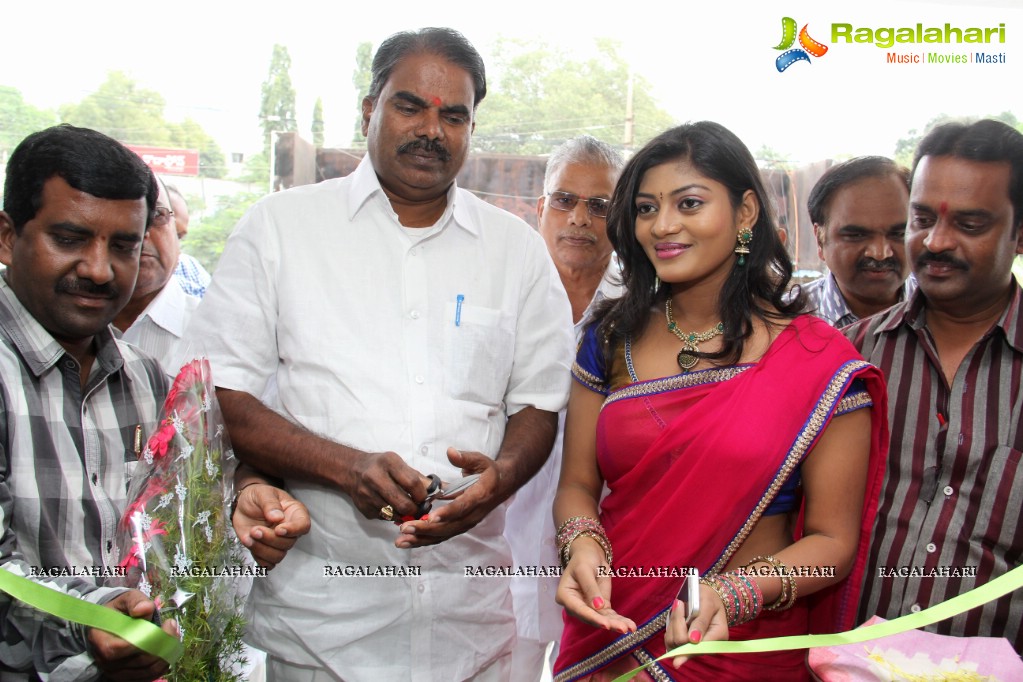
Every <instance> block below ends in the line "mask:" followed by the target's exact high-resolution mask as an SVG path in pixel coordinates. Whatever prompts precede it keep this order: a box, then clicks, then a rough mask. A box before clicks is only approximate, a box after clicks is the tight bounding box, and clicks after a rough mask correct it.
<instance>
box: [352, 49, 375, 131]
mask: <svg viewBox="0 0 1023 682" xmlns="http://www.w3.org/2000/svg"><path fill="white" fill-rule="evenodd" d="M372 82H373V43H370V42H363V43H359V46H358V47H357V48H356V49H355V72H354V73H353V74H352V85H354V86H355V110H356V111H357V112H358V113H357V114H356V115H355V135H354V137H353V138H352V140H353V143H352V146H354V147H365V146H366V138H364V137H363V136H362V99H363V98H364V97H365V96H366V95H368V94H369V86H370V84H371V83H372Z"/></svg>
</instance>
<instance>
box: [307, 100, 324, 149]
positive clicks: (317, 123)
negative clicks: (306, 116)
mask: <svg viewBox="0 0 1023 682" xmlns="http://www.w3.org/2000/svg"><path fill="white" fill-rule="evenodd" d="M310 132H312V134H313V144H314V145H315V146H317V147H322V146H323V98H322V97H317V98H316V104H315V105H314V106H313V125H312V130H311V131H310Z"/></svg>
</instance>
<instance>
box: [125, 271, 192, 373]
mask: <svg viewBox="0 0 1023 682" xmlns="http://www.w3.org/2000/svg"><path fill="white" fill-rule="evenodd" d="M199 300H200V299H199V298H198V297H196V296H191V295H189V294H186V293H185V291H184V289H182V288H181V285H180V284H178V280H177V279H176V278H173V277H172V278H171V279H170V281H168V282H167V284H165V285H164V287H163V289H161V290H160V293H159V294H157V295H156V298H154V299H153V300H152V301H150V302H149V305H148V306H146V309H145V310H143V311H142V313H141V314H140V315H139V316H138V317H137V318H135V321H134V322H132V324H131V326H130V327H128V328H127V329H126V330H124V334H123V335H122V336H121V338H122V339H123V340H125V341H127V342H128V343H131V344H134V345H136V346H138V347H139V348H141V349H143V350H144V351H146V352H147V353H149V354H150V355H152V356H153V357H154V358H156V359H157V360H159V362H160V367H162V368H163V371H164V373H166V374H167V375H168V376H171V377H174V376H176V375H177V373H178V370H179V369H181V365H182V361H183V359H184V358H182V354H183V353H184V352H185V346H186V345H187V344H185V343H183V341H182V340H183V339H184V337H185V329H186V328H187V327H188V321H189V319H190V318H191V317H192V313H194V312H195V309H196V308H197V307H199Z"/></svg>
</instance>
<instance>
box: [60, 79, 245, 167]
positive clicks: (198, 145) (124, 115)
mask: <svg viewBox="0 0 1023 682" xmlns="http://www.w3.org/2000/svg"><path fill="white" fill-rule="evenodd" d="M164 105H165V102H164V99H163V96H161V95H160V93H158V92H156V91H155V90H148V89H146V88H141V87H139V86H138V84H137V83H135V81H134V80H132V79H131V78H129V77H128V76H126V75H125V74H124V73H123V72H121V71H111V72H110V73H109V74H107V80H106V81H104V82H103V84H102V85H100V86H99V87H98V88H97V89H96V92H94V93H92V94H89V95H86V96H85V97H84V98H83V99H82V101H81V102H78V103H77V104H64V105H62V106H61V107H60V117H61V119H62V120H63V121H65V122H66V123H71V124H74V125H78V126H84V127H86V128H93V129H94V130H98V131H100V132H101V133H106V134H107V135H109V136H110V137H112V138H114V139H116V140H120V141H121V142H124V143H125V144H137V145H149V146H155V147H178V148H184V149H197V150H199V175H201V176H203V177H207V178H222V177H224V174H225V173H226V172H227V168H226V163H225V161H224V153H223V152H222V151H221V150H220V146H219V145H218V144H217V143H216V141H215V140H214V139H213V138H212V137H210V136H209V134H207V133H206V131H205V130H203V128H202V126H200V125H199V124H198V123H196V122H195V121H194V120H192V119H190V118H186V119H185V120H184V121H182V122H181V123H174V122H170V121H167V120H166V119H164V117H163V109H164Z"/></svg>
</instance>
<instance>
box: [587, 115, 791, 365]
mask: <svg viewBox="0 0 1023 682" xmlns="http://www.w3.org/2000/svg"><path fill="white" fill-rule="evenodd" d="M682 161H687V162H688V163H690V164H691V165H692V166H693V167H694V168H695V169H696V170H698V171H699V172H700V173H702V174H703V175H705V176H707V177H708V178H711V179H712V180H716V181H717V182H719V183H721V184H722V185H724V186H725V187H726V188H727V189H728V194H729V198H730V200H731V204H732V208H733V210H734V209H736V208H738V206H739V205H740V204H741V202H742V197H743V195H744V194H745V193H746V191H747V190H752V191H753V193H754V195H755V196H756V199H757V203H758V204H759V212H758V215H757V221H756V223H755V224H754V225H753V228H752V230H753V239H752V240H751V241H750V244H749V250H750V253H749V255H747V256H746V263H745V264H744V265H739V264H738V259H736V261H735V262H734V263H733V264H732V270H731V272H730V273H729V274H728V279H727V280H726V281H725V284H724V286H723V287H722V289H721V294H720V298H719V300H718V311H719V313H720V316H721V321H722V322H723V323H724V329H725V331H724V335H723V339H724V341H723V343H722V347H721V350H720V351H718V352H717V353H706V354H703V353H701V354H700V356H701V357H704V358H708V359H711V360H721V361H723V364H734V363H735V362H738V360H739V358H740V357H742V351H743V346H744V344H745V342H746V340H747V339H748V338H749V337H750V335H751V334H752V333H753V317H754V316H756V317H758V318H760V319H761V320H763V321H765V322H768V323H769V322H770V319H772V318H773V319H776V320H777V319H789V318H792V317H795V316H796V315H798V314H799V313H800V312H801V311H802V310H803V308H804V297H803V296H802V295H801V294H797V295H796V296H795V297H794V298H793V299H792V300H790V301H788V302H786V301H785V300H784V297H785V293H786V290H787V289H788V284H789V281H790V280H791V278H792V260H791V259H790V258H789V255H788V252H787V251H786V250H785V247H784V246H783V245H782V243H781V241H780V240H779V239H778V233H777V231H776V229H775V222H774V211H773V210H772V208H771V201H770V199H769V198H768V195H767V190H766V189H765V188H764V183H763V180H762V179H761V177H760V170H759V169H758V168H757V164H756V162H755V161H754V160H753V156H752V155H751V154H750V152H749V149H747V148H746V145H744V144H743V143H742V141H741V140H740V139H739V138H738V137H736V136H735V135H734V134H733V133H732V132H731V131H729V130H728V129H727V128H725V127H724V126H722V125H720V124H718V123H714V122H712V121H700V122H697V123H687V124H685V125H681V126H678V127H677V128H672V129H670V130H667V131H665V132H663V133H661V134H660V135H658V136H657V137H655V138H654V139H653V140H651V141H650V142H648V143H647V144H646V146H644V147H643V148H642V149H641V150H640V151H639V152H637V154H636V155H635V156H633V157H632V159H630V160H629V162H628V163H627V164H626V166H625V169H624V170H623V171H622V175H621V177H620V178H619V180H618V184H617V185H616V186H615V191H614V195H613V196H612V198H611V207H610V210H609V212H608V215H607V233H608V238H609V239H610V240H611V244H612V245H613V246H614V249H615V252H616V253H617V254H618V258H619V261H620V262H621V266H622V280H623V283H624V285H625V293H624V295H623V296H622V297H621V298H618V299H614V300H612V301H609V302H607V303H606V304H605V305H604V306H603V307H602V308H601V309H600V311H599V313H598V319H599V320H600V321H599V322H598V327H597V334H598V338H603V339H605V340H606V342H607V343H606V344H605V346H604V354H605V360H606V362H607V366H609V367H610V363H611V360H612V356H613V351H614V349H615V348H616V347H618V345H619V344H621V343H623V342H624V340H625V338H626V337H627V336H635V335H636V334H638V333H639V332H641V331H642V330H643V328H644V327H645V326H646V324H647V321H648V320H649V317H650V310H651V308H652V307H653V306H654V305H655V304H660V303H663V302H664V301H665V300H666V299H667V297H668V295H669V294H670V290H671V289H670V286H669V285H668V284H666V283H663V282H662V283H660V286H658V287H657V288H656V289H655V287H654V285H655V281H657V280H656V273H655V270H654V266H653V264H652V263H651V262H650V259H649V258H647V255H646V252H645V251H644V250H643V247H642V246H641V245H640V244H639V242H638V241H637V240H636V231H635V225H636V215H637V213H636V193H637V192H638V191H639V185H640V183H641V182H642V180H643V176H644V175H645V174H646V172H647V171H648V170H649V169H651V168H653V167H654V166H658V165H660V164H663V163H669V162H682ZM775 311H777V312H775Z"/></svg>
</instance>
